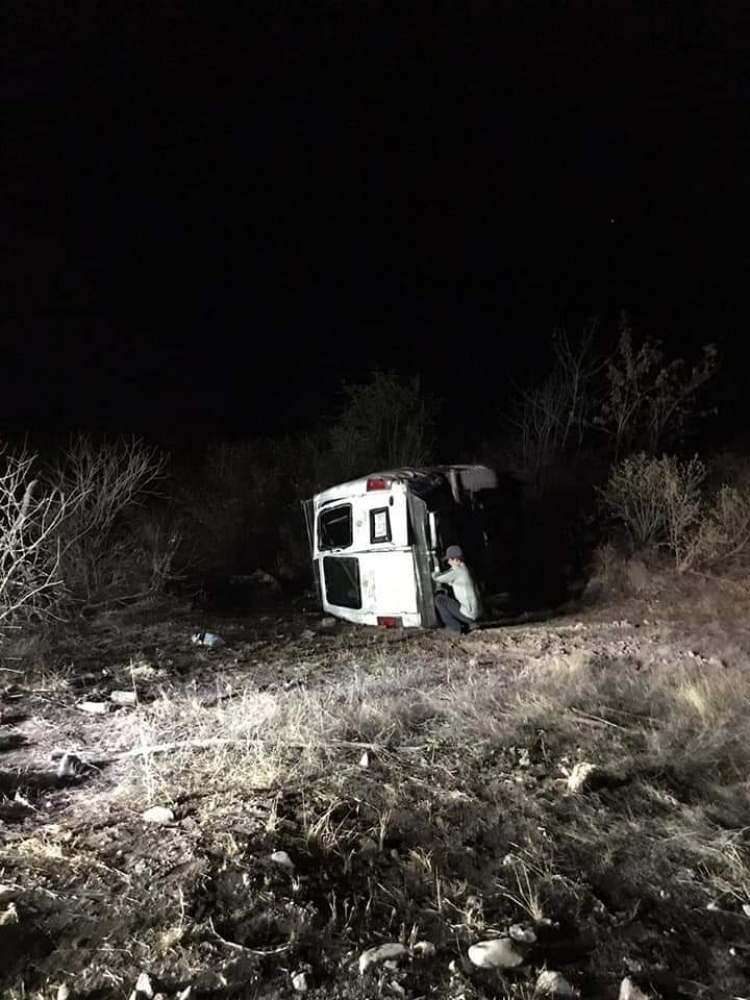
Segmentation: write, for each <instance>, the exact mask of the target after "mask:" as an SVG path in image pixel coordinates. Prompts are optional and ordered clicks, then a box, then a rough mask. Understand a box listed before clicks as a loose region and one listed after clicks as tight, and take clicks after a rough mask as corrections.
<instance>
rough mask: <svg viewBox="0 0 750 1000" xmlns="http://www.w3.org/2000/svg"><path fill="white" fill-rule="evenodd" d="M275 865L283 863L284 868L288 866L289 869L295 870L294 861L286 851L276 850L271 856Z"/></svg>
mask: <svg viewBox="0 0 750 1000" xmlns="http://www.w3.org/2000/svg"><path fill="white" fill-rule="evenodd" d="M270 860H271V861H273V863H274V864H275V865H281V866H282V868H288V869H289V871H290V872H291V871H294V862H293V861H292V859H291V858H290V857H289V855H288V854H287V852H286V851H274V852H273V854H272V855H271V857H270Z"/></svg>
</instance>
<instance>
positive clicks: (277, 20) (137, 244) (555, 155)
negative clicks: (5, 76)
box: [0, 2, 750, 434]
mask: <svg viewBox="0 0 750 1000" xmlns="http://www.w3.org/2000/svg"><path fill="white" fill-rule="evenodd" d="M748 21H749V19H748V16H747V15H746V14H745V13H743V12H741V11H738V10H736V9H735V8H733V7H730V6H727V9H726V10H723V9H722V7H721V5H719V6H714V7H712V8H711V11H710V12H708V11H705V10H700V9H696V10H691V9H690V8H685V9H683V10H681V11H680V14H679V17H675V18H671V17H670V16H669V15H668V14H667V13H665V12H658V11H656V12H654V11H649V12H645V13H643V14H639V13H638V12H636V11H633V10H632V5H628V4H612V5H608V6H607V8H606V10H603V9H602V8H601V5H593V4H571V5H567V6H565V7H564V8H563V7H562V6H561V7H559V8H553V9H552V10H551V11H549V12H547V13H546V14H544V15H542V14H540V13H538V12H532V11H529V10H528V9H526V5H524V4H520V3H517V4H511V5H509V6H508V7H506V8H504V9H503V10H502V11H500V12H498V10H497V9H496V6H495V5H491V4H486V3H476V4H472V5H469V6H468V8H466V7H462V8H461V9H459V8H457V7H453V6H452V5H450V4H448V5H445V7H442V8H440V9H439V10H438V9H437V8H436V9H434V10H431V11H430V12H429V13H428V12H426V11H423V10H422V8H417V7H416V6H414V7H408V8H407V9H406V10H404V9H402V10H401V11H400V12H399V13H398V14H390V13H389V12H387V11H386V10H385V7H384V5H382V4H380V3H376V2H368V3H362V4H357V5H356V6H355V5H351V6H344V7H341V8H339V7H336V6H334V5H332V4H321V5H320V6H317V7H316V6H311V5H297V4H292V3H289V4H275V5H270V4H265V3H256V4H254V5H252V6H251V7H245V8H244V9H243V10H242V12H241V13H238V14H237V15H236V17H234V18H233V19H226V20H223V21H222V20H221V19H220V18H219V17H218V16H216V17H211V16H209V15H202V16H200V17H195V18H192V17H190V16H189V15H188V14H185V13H184V12H182V11H181V10H180V9H179V8H178V7H177V5H175V4H172V3H170V2H164V3H162V4H160V5H158V6H157V7H155V8H153V9H151V10H150V11H149V12H148V13H146V12H143V11H128V12H127V13H123V14H122V15H121V16H116V15H114V14H111V15H107V17H106V18H102V17H101V15H99V14H97V12H96V8H94V7H93V5H92V6H91V7H84V8H83V9H82V11H81V12H80V13H79V14H78V15H77V16H74V15H70V16H69V17H68V16H66V17H65V18H63V17H61V16H58V14H57V13H56V12H54V11H53V10H52V9H51V8H50V9H45V8H44V7H43V6H41V7H39V8H38V10H37V11H36V16H35V18H34V19H33V20H32V18H31V16H30V15H29V14H28V12H27V11H22V10H20V7H19V11H18V12H17V14H16V17H15V24H14V27H13V29H12V38H13V40H14V42H15V45H14V46H13V51H14V56H13V59H12V65H11V72H10V77H9V83H8V84H7V90H6V101H5V106H6V115H7V119H6V130H5V131H6V135H7V137H8V142H7V143H6V150H5V156H4V164H5V165H4V168H3V176H4V180H5V183H4V187H5V192H6V206H7V209H8V210H7V212H6V213H5V220H4V224H3V235H4V244H5V251H6V252H5V257H6V260H7V261H8V262H9V263H8V264H7V265H6V269H5V286H6V288H5V291H4V294H3V305H2V308H3V311H4V338H3V340H4V343H3V348H2V350H3V358H2V378H1V379H0V390H1V391H2V396H1V397H0V398H2V406H1V407H0V433H10V432H16V433H18V432H21V431H23V430H24V429H38V430H47V431H50V430H62V429H65V428H71V429H73V428H91V429H115V430H116V429H121V430H128V429H134V430H139V431H148V430H153V431H159V432H163V431H165V430H170V429H175V428H176V427H179V426H185V427H198V426H200V427H204V428H206V430H207V431H208V430H210V429H214V430H215V431H216V433H222V432H223V433H249V434H266V433H279V432H283V431H287V432H292V431H294V429H295V428H298V427H301V426H305V425H306V424H309V423H310V422H311V421H313V420H315V419H316V418H317V417H320V416H325V415H327V414H332V413H333V412H335V409H336V403H337V393H338V390H339V387H340V384H341V382H342V381H344V380H346V381H349V382H356V381H359V380H362V379H363V378H365V377H366V376H367V373H368V372H369V371H371V370H372V369H373V368H374V367H376V366H379V367H381V368H394V369H396V370H398V371H400V372H402V373H403V374H404V375H409V374H412V373H414V372H419V373H420V374H421V376H422V378H423V380H424V384H425V387H426V388H427V389H428V390H429V391H433V392H436V393H437V394H438V395H442V396H444V397H451V396H452V397H454V398H455V397H459V398H461V397H463V399H464V407H465V427H466V429H467V432H469V433H471V434H476V433H478V431H480V430H481V429H482V426H483V425H484V424H488V423H490V422H491V420H492V418H493V414H494V413H496V412H499V411H500V410H501V409H502V408H503V407H502V401H503V394H504V392H506V391H507V386H508V384H509V383H508V376H509V375H512V376H513V377H514V378H516V379H517V380H530V379H533V378H536V377H539V376H540V375H541V374H542V362H543V361H544V359H545V357H546V355H547V354H548V345H549V340H550V335H551V332H552V329H553V327H554V326H556V325H558V324H560V323H565V324H566V326H567V328H568V330H569V331H570V332H575V330H576V329H577V328H578V327H580V326H581V325H582V324H583V323H584V322H585V321H586V319H587V318H588V317H589V316H591V315H592V314H595V313H602V314H603V315H604V317H605V321H606V327H607V330H608V332H609V335H610V336H611V334H612V331H613V329H614V326H615V324H616V319H617V313H618V312H619V310H620V309H623V308H624V309H627V310H628V311H629V312H630V314H631V316H632V318H633V325H634V328H635V331H636V334H637V335H643V336H650V337H658V338H660V339H662V340H663V341H664V342H665V345H666V347H667V349H668V350H669V351H670V353H672V354H675V355H683V356H686V355H691V354H693V353H694V352H695V351H697V349H698V348H699V347H700V345H702V344H704V343H708V342H716V343H718V345H719V347H720V350H721V351H722V355H723V357H724V366H723V376H722V377H723V379H724V383H723V384H724V389H723V390H722V392H723V397H724V402H725V405H726V406H727V411H726V417H725V423H726V425H727V430H728V431H729V430H730V429H731V428H732V427H734V428H737V429H738V430H744V429H747V428H748V427H749V426H750V424H749V423H748V419H747V407H746V406H745V401H744V385H745V376H744V369H743V367H742V357H743V351H744V339H745V330H746V328H747V323H748V320H749V319H750V309H748V305H747V301H746V293H745V288H746V286H747V284H748V281H747V279H748V270H749V265H750V257H748V253H747V250H746V248H745V245H744V242H745V239H746V232H747V223H748V217H749V216H750V211H749V209H750V194H749V190H748V184H749V183H750V182H749V181H748V177H750V173H749V172H748V166H750V156H748V153H749V152H750V130H748V128H747V125H748V120H747V119H748V101H749V100H750V83H749V82H748V76H747V70H746V63H745V59H744V53H743V38H745V37H750V36H748V34H747V32H746V29H747V28H748V27H750V23H748Z"/></svg>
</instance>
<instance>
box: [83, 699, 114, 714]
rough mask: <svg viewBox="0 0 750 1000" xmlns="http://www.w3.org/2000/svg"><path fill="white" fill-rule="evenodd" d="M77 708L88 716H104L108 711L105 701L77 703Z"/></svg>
mask: <svg viewBox="0 0 750 1000" xmlns="http://www.w3.org/2000/svg"><path fill="white" fill-rule="evenodd" d="M78 708H79V709H80V710H81V711H82V712H88V714H89V715H106V714H107V712H108V711H109V705H108V704H107V703H106V701H79V702H78Z"/></svg>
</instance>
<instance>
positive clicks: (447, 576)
mask: <svg viewBox="0 0 750 1000" xmlns="http://www.w3.org/2000/svg"><path fill="white" fill-rule="evenodd" d="M457 575H458V567H457V566H451V568H450V569H447V570H446V571H445V572H444V573H441V572H440V570H439V569H438V570H435V572H434V573H433V574H432V579H433V580H434V581H435V583H452V582H453V581H454V580H455V579H456V576H457Z"/></svg>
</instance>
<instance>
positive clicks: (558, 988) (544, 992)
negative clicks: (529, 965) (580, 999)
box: [536, 969, 578, 997]
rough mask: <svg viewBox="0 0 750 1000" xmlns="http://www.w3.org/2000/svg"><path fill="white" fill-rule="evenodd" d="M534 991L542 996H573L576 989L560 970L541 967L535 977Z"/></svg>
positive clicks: (575, 993)
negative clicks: (555, 970)
mask: <svg viewBox="0 0 750 1000" xmlns="http://www.w3.org/2000/svg"><path fill="white" fill-rule="evenodd" d="M536 992H537V993H538V994H539V995H540V996H544V997H575V996H578V992H577V990H575V989H573V987H572V986H571V985H570V983H569V982H568V980H567V979H566V978H565V976H564V975H563V974H562V973H561V972H553V971H552V970H551V969H543V970H542V972H540V973H539V975H538V976H537V979H536Z"/></svg>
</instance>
